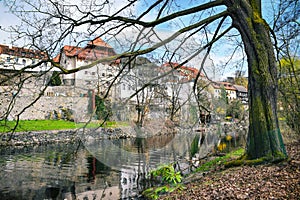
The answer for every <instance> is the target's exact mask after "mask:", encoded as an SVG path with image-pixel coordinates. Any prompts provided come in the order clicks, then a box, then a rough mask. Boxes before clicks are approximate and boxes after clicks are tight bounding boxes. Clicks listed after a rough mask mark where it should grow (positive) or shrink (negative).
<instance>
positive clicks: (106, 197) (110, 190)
mask: <svg viewBox="0 0 300 200" xmlns="http://www.w3.org/2000/svg"><path fill="white" fill-rule="evenodd" d="M63 199H67V200H72V199H76V200H92V199H103V200H115V199H120V188H119V186H111V187H107V188H103V189H98V190H90V191H85V192H81V193H77V194H72V193H71V192H69V193H66V194H64V195H63Z"/></svg>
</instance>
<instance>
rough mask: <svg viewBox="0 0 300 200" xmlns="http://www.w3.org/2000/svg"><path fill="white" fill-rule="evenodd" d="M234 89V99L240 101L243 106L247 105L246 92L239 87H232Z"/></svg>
mask: <svg viewBox="0 0 300 200" xmlns="http://www.w3.org/2000/svg"><path fill="white" fill-rule="evenodd" d="M233 87H235V89H236V97H237V99H239V100H241V102H242V103H243V104H247V103H248V91H247V89H246V88H245V87H244V86H241V85H233Z"/></svg>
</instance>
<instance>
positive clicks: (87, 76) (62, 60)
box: [54, 37, 118, 96]
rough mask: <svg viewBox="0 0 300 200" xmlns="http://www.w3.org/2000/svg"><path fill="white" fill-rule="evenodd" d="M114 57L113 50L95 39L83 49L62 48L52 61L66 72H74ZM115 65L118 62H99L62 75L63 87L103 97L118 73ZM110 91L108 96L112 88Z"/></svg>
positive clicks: (73, 47) (111, 92)
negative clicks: (70, 87) (82, 90)
mask: <svg viewBox="0 0 300 200" xmlns="http://www.w3.org/2000/svg"><path fill="white" fill-rule="evenodd" d="M114 55H116V53H115V51H114V49H113V48H112V47H111V46H110V45H109V44H107V43H106V42H104V41H103V40H102V39H101V38H100V37H97V38H95V39H94V40H92V41H90V42H89V43H88V44H87V45H86V46H85V47H83V48H82V47H77V46H68V45H67V46H64V47H63V48H62V49H61V52H60V54H59V55H58V56H57V57H56V58H55V59H54V61H55V62H58V63H59V64H60V65H61V66H62V67H63V68H65V69H67V70H74V69H76V68H79V67H82V66H86V65H91V64H93V62H95V61H97V60H99V59H102V58H106V57H109V56H114ZM117 65H118V61H115V60H114V61H112V62H101V63H97V64H95V65H94V66H92V67H89V68H86V69H83V70H79V71H77V72H76V73H71V74H63V75H62V81H63V85H65V86H74V87H77V88H82V89H84V90H95V93H96V94H97V95H99V96H104V95H106V92H107V89H108V88H109V86H111V83H112V81H113V79H114V77H115V75H116V72H117V71H118V69H117V67H116V66H117ZM110 89H111V90H110V95H112V94H113V92H114V91H113V89H114V88H110Z"/></svg>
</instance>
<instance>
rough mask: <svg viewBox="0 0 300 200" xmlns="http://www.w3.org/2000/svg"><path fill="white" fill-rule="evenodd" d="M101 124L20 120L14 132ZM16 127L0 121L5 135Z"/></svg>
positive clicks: (111, 125) (109, 124) (110, 124)
mask: <svg viewBox="0 0 300 200" xmlns="http://www.w3.org/2000/svg"><path fill="white" fill-rule="evenodd" d="M102 124H103V123H102V122H99V121H95V122H90V123H88V124H86V123H78V124H76V123H74V122H71V121H64V120H20V121H19V123H18V125H17V127H16V130H15V132H23V131H43V130H66V129H76V128H82V127H84V126H85V127H86V128H97V127H99V126H100V125H102ZM127 125H128V124H127V123H126V122H106V123H104V125H103V126H102V127H105V128H117V127H122V126H127ZM15 126H16V121H0V132H1V133H7V132H11V131H12V130H13V129H14V127H15Z"/></svg>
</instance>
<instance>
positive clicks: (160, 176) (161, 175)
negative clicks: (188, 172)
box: [143, 164, 184, 199]
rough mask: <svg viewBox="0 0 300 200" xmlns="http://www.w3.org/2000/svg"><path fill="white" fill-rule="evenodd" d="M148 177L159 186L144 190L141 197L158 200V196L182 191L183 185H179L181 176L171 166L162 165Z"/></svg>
mask: <svg viewBox="0 0 300 200" xmlns="http://www.w3.org/2000/svg"><path fill="white" fill-rule="evenodd" d="M150 177H151V180H156V181H159V182H160V183H161V185H160V186H157V187H151V188H148V189H146V190H145V191H144V192H143V195H144V196H145V197H147V198H150V199H158V197H159V195H160V194H163V193H166V192H173V191H175V190H182V189H184V187H183V185H182V184H180V182H181V181H182V176H181V174H180V172H176V170H175V169H174V167H173V164H168V165H162V166H160V167H159V168H158V169H155V170H153V171H151V172H150Z"/></svg>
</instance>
